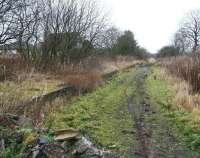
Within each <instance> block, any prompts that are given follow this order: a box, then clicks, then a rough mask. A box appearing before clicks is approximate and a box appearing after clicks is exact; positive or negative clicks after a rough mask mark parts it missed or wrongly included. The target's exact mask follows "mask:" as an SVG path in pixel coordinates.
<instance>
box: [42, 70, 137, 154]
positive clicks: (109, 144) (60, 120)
mask: <svg viewBox="0 0 200 158" xmlns="http://www.w3.org/2000/svg"><path fill="white" fill-rule="evenodd" d="M133 76H134V71H131V72H124V73H119V74H118V75H117V76H116V77H114V79H112V80H111V81H109V82H108V83H107V84H106V85H105V86H104V87H101V88H98V89H97V90H96V91H95V92H93V93H91V94H88V95H87V96H82V97H80V98H78V99H75V100H74V101H72V104H71V105H70V107H69V106H67V107H64V108H62V109H60V110H59V111H57V113H55V114H54V116H51V117H50V119H49V120H47V122H46V125H47V126H49V125H51V126H52V128H53V129H59V128H60V129H62V128H68V127H73V128H77V129H80V130H81V131H82V132H83V133H84V134H86V135H88V136H89V137H90V138H91V139H92V140H93V141H94V143H96V144H99V145H100V146H103V147H106V148H107V149H111V150H114V151H116V152H119V153H121V154H122V155H124V156H125V153H127V151H128V150H129V148H130V146H131V144H133V143H134V140H135V139H134V136H133V133H134V131H133V130H134V128H133V126H134V125H133V122H132V120H131V116H130V114H129V113H128V106H127V98H126V94H128V95H131V93H134V84H133V82H132V81H133ZM52 121H53V122H52Z"/></svg>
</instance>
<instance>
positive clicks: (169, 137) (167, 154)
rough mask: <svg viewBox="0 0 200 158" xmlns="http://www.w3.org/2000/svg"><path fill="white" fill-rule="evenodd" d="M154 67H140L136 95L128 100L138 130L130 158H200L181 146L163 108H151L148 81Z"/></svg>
mask: <svg viewBox="0 0 200 158" xmlns="http://www.w3.org/2000/svg"><path fill="white" fill-rule="evenodd" d="M150 73H151V69H150V66H140V67H139V68H138V70H137V73H136V76H135V78H134V81H133V82H135V83H134V84H135V85H136V93H134V95H133V96H129V97H127V102H128V110H129V112H130V114H131V116H132V120H133V123H134V127H135V131H136V134H135V137H136V139H137V143H136V144H134V146H133V147H131V149H130V152H129V156H128V157H130V158H198V157H199V156H196V155H195V154H193V153H192V152H191V151H189V150H188V149H186V148H185V147H183V146H182V145H181V142H179V140H178V138H177V139H176V137H175V136H174V134H173V131H172V130H171V128H170V124H169V122H168V121H167V119H166V118H165V117H164V116H162V115H161V114H160V112H159V110H160V109H159V108H158V107H156V106H154V105H151V104H150V101H149V100H150V98H149V96H148V94H147V92H146V88H145V79H146V78H147V76H148V75H149V74H150Z"/></svg>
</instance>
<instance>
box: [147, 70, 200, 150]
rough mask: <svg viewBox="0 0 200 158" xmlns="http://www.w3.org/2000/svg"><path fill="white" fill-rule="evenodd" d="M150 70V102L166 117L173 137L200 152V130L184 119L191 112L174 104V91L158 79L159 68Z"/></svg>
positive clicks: (148, 80)
mask: <svg viewBox="0 0 200 158" xmlns="http://www.w3.org/2000/svg"><path fill="white" fill-rule="evenodd" d="M152 71H153V73H152V74H151V75H150V76H149V77H148V79H147V81H146V85H147V90H148V94H149V96H150V98H151V102H152V103H151V104H154V105H156V107H157V108H158V109H159V111H160V113H161V114H163V115H164V116H165V118H166V119H168V121H169V122H170V125H171V127H172V128H173V131H174V133H173V134H174V135H175V137H177V138H178V139H179V140H181V142H183V144H184V145H185V146H187V147H188V148H190V149H191V150H192V151H197V152H198V153H200V150H199V149H200V131H199V130H196V129H194V128H193V126H192V124H191V123H190V121H188V119H186V118H188V117H189V116H190V117H192V116H191V114H190V113H188V112H186V111H184V110H183V109H181V108H178V107H177V106H176V105H175V103H174V102H173V98H174V96H175V92H174V91H173V89H172V88H171V87H170V85H169V83H168V82H167V81H164V80H160V79H159V75H160V69H159V68H158V67H154V68H153V70H152ZM155 76H156V77H155Z"/></svg>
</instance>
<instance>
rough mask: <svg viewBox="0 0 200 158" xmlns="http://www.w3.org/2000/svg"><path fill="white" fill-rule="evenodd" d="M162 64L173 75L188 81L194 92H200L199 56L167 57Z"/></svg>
mask: <svg viewBox="0 0 200 158" xmlns="http://www.w3.org/2000/svg"><path fill="white" fill-rule="evenodd" d="M162 66H164V67H165V68H167V69H168V70H169V72H170V73H172V74H173V75H176V76H177V77H179V78H182V79H184V80H185V81H186V82H188V83H189V84H190V85H191V87H192V92H200V60H198V58H194V57H188V56H181V57H177V58H170V59H165V60H164V62H162Z"/></svg>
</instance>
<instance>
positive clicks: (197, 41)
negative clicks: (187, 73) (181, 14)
mask: <svg viewBox="0 0 200 158" xmlns="http://www.w3.org/2000/svg"><path fill="white" fill-rule="evenodd" d="M179 32H180V34H181V36H182V37H184V39H185V40H187V41H188V42H189V43H190V47H191V49H192V51H193V52H197V50H198V48H199V46H200V10H194V11H192V12H190V13H189V14H188V15H187V16H186V17H185V19H184V20H183V22H182V24H181V28H180V31H179Z"/></svg>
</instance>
